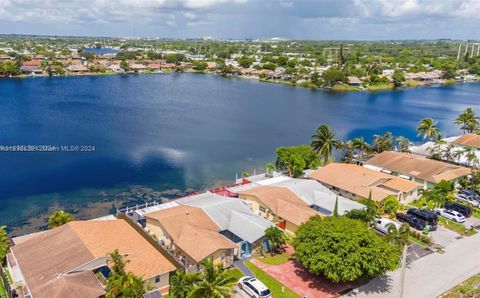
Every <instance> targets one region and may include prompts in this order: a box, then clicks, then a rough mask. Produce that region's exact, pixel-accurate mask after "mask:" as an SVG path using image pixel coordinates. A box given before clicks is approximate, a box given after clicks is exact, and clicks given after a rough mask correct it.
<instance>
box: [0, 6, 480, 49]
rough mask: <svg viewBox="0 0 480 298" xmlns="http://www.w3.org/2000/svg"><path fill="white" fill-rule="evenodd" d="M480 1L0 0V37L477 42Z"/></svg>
mask: <svg viewBox="0 0 480 298" xmlns="http://www.w3.org/2000/svg"><path fill="white" fill-rule="evenodd" d="M479 29H480V0H465V1H461V0H336V1H335V0H110V1H109V0H0V33H4V34H7V33H19V34H48V35H86V36H120V37H121V36H135V37H174V38H187V37H202V36H212V37H214V38H265V37H285V38H291V39H355V40H362V39H373V40H378V39H423V38H425V39H436V38H453V39H480V30H479Z"/></svg>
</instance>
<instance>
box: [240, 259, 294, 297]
mask: <svg viewBox="0 0 480 298" xmlns="http://www.w3.org/2000/svg"><path fill="white" fill-rule="evenodd" d="M245 265H247V267H248V268H250V270H252V272H253V274H255V277H256V278H257V279H258V280H260V281H261V282H263V283H264V284H265V285H266V286H267V287H268V288H269V289H270V291H271V292H272V296H273V298H280V297H281V298H300V296H299V295H297V294H296V293H295V292H293V291H292V290H290V289H289V288H287V287H286V286H284V285H283V284H282V283H280V282H279V281H278V280H276V279H275V278H273V277H271V276H270V275H268V274H267V273H266V272H265V271H263V270H262V269H260V268H258V267H257V266H255V265H254V264H253V263H251V262H245ZM282 287H284V288H285V292H284V293H282Z"/></svg>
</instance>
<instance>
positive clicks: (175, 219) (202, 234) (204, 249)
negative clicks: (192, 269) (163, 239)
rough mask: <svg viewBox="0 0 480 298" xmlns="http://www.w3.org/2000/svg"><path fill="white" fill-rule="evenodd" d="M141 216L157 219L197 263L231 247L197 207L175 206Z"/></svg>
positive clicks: (175, 241)
mask: <svg viewBox="0 0 480 298" xmlns="http://www.w3.org/2000/svg"><path fill="white" fill-rule="evenodd" d="M145 217H147V218H150V219H153V220H157V221H158V222H159V223H160V225H161V226H162V227H163V228H164V229H165V230H166V232H167V233H168V235H169V236H170V237H171V238H172V240H173V242H174V243H175V245H176V246H178V247H179V248H180V249H181V250H183V251H184V252H185V253H186V254H187V255H188V256H190V257H191V258H192V259H194V260H195V261H197V262H200V261H202V260H203V259H205V258H206V257H208V256H209V255H211V254H213V253H214V252H216V251H218V250H220V249H231V248H234V247H235V245H234V243H233V242H231V241H230V240H228V239H227V238H226V237H224V236H222V235H221V234H220V233H219V232H220V229H219V227H218V226H217V225H216V224H215V223H214V222H213V221H212V220H211V219H210V217H209V216H208V215H207V214H206V213H205V212H204V211H203V210H202V209H200V208H195V207H191V206H187V205H179V206H176V207H172V208H168V209H164V210H159V211H155V212H151V213H148V214H146V215H145Z"/></svg>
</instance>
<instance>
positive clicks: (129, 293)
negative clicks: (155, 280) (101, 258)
mask: <svg viewBox="0 0 480 298" xmlns="http://www.w3.org/2000/svg"><path fill="white" fill-rule="evenodd" d="M107 258H108V259H107V264H108V265H109V266H110V269H111V273H110V275H109V276H108V278H107V285H106V287H105V292H106V294H105V297H106V298H139V297H142V296H143V294H144V293H145V289H147V288H148V287H147V285H146V284H145V283H144V281H143V279H142V278H141V277H139V276H136V275H134V274H132V273H130V272H126V271H125V267H126V265H127V263H128V261H125V260H124V258H123V256H122V255H121V254H120V253H119V252H118V250H117V249H116V250H114V251H113V252H111V253H109V254H108V255H107Z"/></svg>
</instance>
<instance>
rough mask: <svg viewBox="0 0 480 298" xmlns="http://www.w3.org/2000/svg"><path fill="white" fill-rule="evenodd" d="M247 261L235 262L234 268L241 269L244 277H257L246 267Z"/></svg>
mask: <svg viewBox="0 0 480 298" xmlns="http://www.w3.org/2000/svg"><path fill="white" fill-rule="evenodd" d="M245 261H247V260H246V259H244V260H236V261H234V262H233V266H235V267H237V268H238V269H240V271H242V273H243V275H244V276H255V275H253V272H252V270H250V269H249V268H248V267H247V266H246V265H245Z"/></svg>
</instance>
